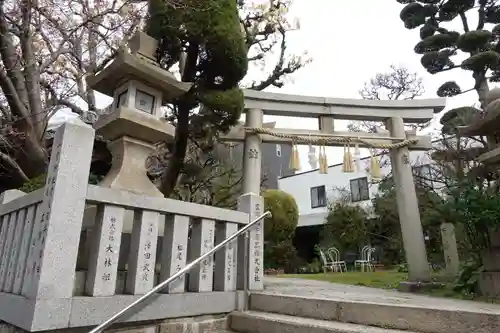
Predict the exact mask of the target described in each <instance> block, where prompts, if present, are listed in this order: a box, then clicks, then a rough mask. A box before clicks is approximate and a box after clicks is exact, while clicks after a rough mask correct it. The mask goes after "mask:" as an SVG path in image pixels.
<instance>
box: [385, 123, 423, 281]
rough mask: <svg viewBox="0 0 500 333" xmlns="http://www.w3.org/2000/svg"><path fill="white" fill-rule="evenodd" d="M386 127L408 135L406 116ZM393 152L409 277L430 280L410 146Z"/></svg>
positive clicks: (393, 165) (397, 197)
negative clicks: (404, 120)
mask: <svg viewBox="0 0 500 333" xmlns="http://www.w3.org/2000/svg"><path fill="white" fill-rule="evenodd" d="M386 127H387V129H388V130H389V131H390V133H391V136H392V137H401V138H403V137H406V132H405V127H404V122H403V118H401V117H394V118H392V119H389V120H387V123H386ZM390 155H391V165H392V175H393V178H394V185H395V190H396V199H397V206H398V215H399V222H400V224H401V233H402V236H403V243H404V249H405V253H406V260H407V262H408V279H409V282H410V283H412V282H428V281H430V279H431V278H430V269H429V263H428V261H427V252H426V250H425V241H424V234H423V230H422V223H421V222H420V212H419V210H418V200H417V193H416V191H415V183H414V181H413V173H412V169H411V164H410V155H409V151H408V148H407V147H403V148H398V149H391V152H390Z"/></svg>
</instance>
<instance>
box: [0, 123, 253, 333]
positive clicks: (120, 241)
mask: <svg viewBox="0 0 500 333" xmlns="http://www.w3.org/2000/svg"><path fill="white" fill-rule="evenodd" d="M93 133H94V131H93V130H92V129H91V128H90V127H88V126H86V125H84V124H80V123H68V124H65V125H63V126H62V127H61V128H60V129H59V130H58V131H57V133H56V136H55V139H54V145H53V150H52V156H51V161H50V165H49V172H48V174H47V181H46V185H45V187H44V188H43V189H41V190H38V191H35V192H32V193H29V194H24V193H23V192H21V191H16V190H14V191H7V192H5V193H3V194H2V196H1V197H0V200H1V201H0V223H1V225H0V291H1V292H0V321H3V322H6V323H9V324H11V325H13V326H16V327H19V328H22V329H24V330H27V331H42V330H55V329H62V328H76V327H86V326H92V325H96V324H99V323H101V322H102V321H104V320H105V319H107V318H108V317H110V316H111V315H113V314H114V313H115V312H117V311H119V310H121V309H122V308H124V307H125V306H126V305H128V304H129V303H131V302H133V301H134V300H135V299H137V298H138V297H140V295H143V294H145V293H146V292H147V291H149V290H150V289H151V288H153V287H154V286H155V285H157V284H158V281H160V280H164V279H166V278H168V277H169V276H171V275H172V274H174V273H175V272H177V271H178V270H180V269H181V268H182V267H184V266H185V265H186V264H187V263H189V262H190V261H191V260H194V259H196V258H197V257H199V256H200V255H202V254H203V253H205V252H207V251H209V250H210V249H212V248H213V246H214V245H215V244H217V243H218V242H220V241H222V240H223V239H225V238H227V237H228V236H229V235H231V234H233V233H235V232H236V231H237V230H238V228H239V227H240V226H242V225H245V224H247V223H248V222H249V215H248V214H246V213H243V212H238V211H233V210H227V209H221V208H216V207H210V206H203V205H198V204H194V203H188V202H181V201H176V200H171V199H164V198H161V197H147V196H144V195H140V194H134V193H132V192H129V191H123V190H118V189H111V188H104V187H100V186H94V185H88V175H89V173H88V170H89V166H90V158H91V154H92V145H93ZM258 232H260V231H258ZM242 240H243V239H242ZM243 244H244V242H243V241H240V242H234V243H232V244H231V245H228V246H227V247H225V248H224V249H223V250H221V251H220V252H218V253H217V254H216V255H215V258H213V259H212V260H206V261H204V262H203V263H202V264H201V265H200V266H199V267H197V268H195V269H193V270H192V271H191V272H190V274H189V275H187V276H186V277H185V278H182V279H179V280H177V281H176V282H174V283H173V284H172V285H170V286H169V287H168V288H166V289H165V290H164V291H163V292H162V293H160V294H159V295H158V296H156V297H153V299H152V301H150V302H147V304H146V305H145V306H143V307H142V308H139V310H138V312H136V313H135V314H133V315H132V316H129V317H127V318H125V319H124V320H125V321H127V322H136V321H151V320H153V321H154V320H162V319H166V318H180V317H193V316H198V315H208V314H221V313H228V312H231V311H233V310H235V309H237V308H238V307H239V306H240V305H241V304H243V303H242V301H243V300H244V298H243V296H244V295H243V293H242V292H240V291H239V290H242V289H243V286H244V284H245V283H244V276H245V275H244V274H243V272H242V269H243V267H244V265H243V263H244V261H243V258H244V252H245V251H244V246H243ZM261 255H262V253H261V252H259V251H256V249H255V244H254V247H253V248H252V251H251V256H253V257H255V256H257V257H260V256H261ZM258 260H262V259H261V258H258ZM247 276H250V277H249V278H251V279H255V278H260V277H259V276H260V275H259V276H257V275H255V272H254V273H251V274H249V275H247Z"/></svg>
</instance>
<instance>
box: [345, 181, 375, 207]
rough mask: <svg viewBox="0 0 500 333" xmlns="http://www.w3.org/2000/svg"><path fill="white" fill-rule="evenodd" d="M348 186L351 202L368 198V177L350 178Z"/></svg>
mask: <svg viewBox="0 0 500 333" xmlns="http://www.w3.org/2000/svg"><path fill="white" fill-rule="evenodd" d="M353 185H354V186H353ZM349 187H350V189H351V201H352V202H361V201H366V200H370V187H369V185H368V177H360V178H355V179H351V180H350V181H349Z"/></svg>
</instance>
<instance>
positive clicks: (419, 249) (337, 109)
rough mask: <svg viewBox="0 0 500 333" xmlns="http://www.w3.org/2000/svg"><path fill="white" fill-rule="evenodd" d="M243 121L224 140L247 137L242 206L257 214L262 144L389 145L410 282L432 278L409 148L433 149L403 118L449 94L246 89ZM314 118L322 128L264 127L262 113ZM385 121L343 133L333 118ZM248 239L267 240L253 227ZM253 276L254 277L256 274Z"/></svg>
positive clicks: (427, 111) (432, 107)
mask: <svg viewBox="0 0 500 333" xmlns="http://www.w3.org/2000/svg"><path fill="white" fill-rule="evenodd" d="M244 93H245V111H246V124H245V126H237V127H234V128H233V129H232V130H231V131H230V132H229V133H228V134H227V135H225V136H223V137H222V139H223V140H226V141H235V142H236V141H240V142H244V145H245V148H244V149H245V153H244V162H243V169H244V171H243V192H244V194H243V195H242V197H241V201H240V206H239V209H240V210H243V211H245V212H247V213H249V214H250V215H251V218H255V217H256V216H258V215H259V214H260V213H261V210H262V207H263V199H262V197H260V177H261V143H262V142H269V143H292V144H310V143H311V139H315V140H316V141H317V140H320V141H321V142H322V145H323V146H345V145H346V143H351V144H358V145H359V146H360V147H367V148H377V147H378V148H389V149H390V157H391V165H392V171H393V176H394V182H395V185H396V195H397V207H398V213H399V219H400V223H401V231H402V236H403V242H404V248H405V253H406V258H407V262H408V265H409V282H410V284H412V283H420V282H428V281H430V270H429V264H428V261H427V253H426V249H425V242H424V236H423V230H422V224H421V221H420V213H419V210H418V202H417V195H416V191H415V184H414V180H413V173H412V169H411V165H410V163H409V151H410V150H429V149H431V148H432V144H431V138H430V137H429V136H416V135H415V132H407V131H405V126H404V125H405V123H425V122H428V121H429V120H431V119H432V117H433V115H434V114H435V113H438V112H440V111H442V110H443V109H444V107H445V99H417V100H404V101H379V100H357V99H340V98H329V97H309V96H299V95H288V94H279V93H268V92H257V91H253V90H245V91H244ZM264 115H274V116H288V117H301V118H316V119H318V123H319V130H315V131H314V130H313V131H311V130H297V129H280V128H275V129H264V128H262V127H263V116H264ZM335 119H339V120H366V121H381V122H384V123H385V124H386V128H387V129H388V130H389V133H382V134H379V133H376V134H374V133H364V132H359V133H353V132H339V131H335V129H334V120H335ZM250 240H251V243H250V244H255V245H256V246H257V247H258V244H263V234H262V233H256V232H255V231H254V232H252V233H251V235H250ZM249 264H250V268H249V271H250V272H256V274H258V273H257V272H261V271H262V269H263V263H262V262H260V261H258V260H250V262H249ZM251 281H254V279H252V280H251ZM250 287H251V288H250V289H254V290H258V289H262V288H263V285H262V280H261V279H259V280H258V279H255V281H254V285H252V283H251V286H250Z"/></svg>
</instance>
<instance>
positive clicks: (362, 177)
mask: <svg viewBox="0 0 500 333" xmlns="http://www.w3.org/2000/svg"><path fill="white" fill-rule="evenodd" d="M381 159H382V162H381V171H382V175H384V176H386V175H388V174H390V173H391V165H390V160H389V156H383V157H382V158H381ZM379 160H380V158H379ZM410 163H411V165H413V166H414V168H415V169H414V170H415V171H417V170H418V172H419V173H420V174H421V175H422V176H424V178H427V179H431V178H432V177H431V175H430V174H431V163H433V162H432V160H431V158H430V156H429V153H428V152H425V151H411V152H410ZM359 166H360V168H359V169H360V170H359V171H356V172H352V173H345V172H342V164H335V165H331V166H329V168H328V173H326V174H321V173H319V170H318V169H314V170H310V171H305V172H301V173H296V174H295V175H291V176H287V177H282V178H280V179H279V180H278V188H279V189H280V190H282V191H285V192H287V193H289V194H291V195H292V196H293V197H294V198H295V200H296V202H297V205H298V207H299V215H300V216H299V223H298V226H299V227H306V226H314V225H321V224H324V223H325V218H326V215H327V210H328V208H327V206H328V203H329V202H331V201H333V200H338V199H339V196H340V195H348V196H350V201H351V202H353V203H357V204H361V205H363V206H365V208H366V209H367V210H368V211H369V209H370V208H371V199H373V197H374V195H375V194H376V193H377V190H378V184H376V183H374V182H372V180H371V177H370V174H369V172H368V169H369V167H370V157H367V158H362V159H361V160H360V163H359ZM426 174H428V175H429V177H426Z"/></svg>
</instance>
